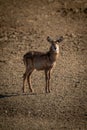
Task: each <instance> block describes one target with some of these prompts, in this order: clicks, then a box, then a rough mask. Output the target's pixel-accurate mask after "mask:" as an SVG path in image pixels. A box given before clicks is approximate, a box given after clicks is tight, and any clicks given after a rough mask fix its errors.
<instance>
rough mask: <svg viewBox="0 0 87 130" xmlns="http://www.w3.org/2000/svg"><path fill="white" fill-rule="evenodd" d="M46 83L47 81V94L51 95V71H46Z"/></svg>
mask: <svg viewBox="0 0 87 130" xmlns="http://www.w3.org/2000/svg"><path fill="white" fill-rule="evenodd" d="M45 81H46V87H45V92H46V93H48V92H49V93H50V88H49V87H50V86H49V85H50V71H48V70H45Z"/></svg>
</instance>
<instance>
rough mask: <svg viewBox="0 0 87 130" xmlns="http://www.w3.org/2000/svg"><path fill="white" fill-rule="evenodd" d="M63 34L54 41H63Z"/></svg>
mask: <svg viewBox="0 0 87 130" xmlns="http://www.w3.org/2000/svg"><path fill="white" fill-rule="evenodd" d="M63 39H64V38H63V36H60V37H59V38H58V39H57V40H56V42H58V43H60V42H62V41H63Z"/></svg>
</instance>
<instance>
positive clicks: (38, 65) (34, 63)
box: [23, 39, 59, 93]
mask: <svg viewBox="0 0 87 130" xmlns="http://www.w3.org/2000/svg"><path fill="white" fill-rule="evenodd" d="M48 41H49V42H50V43H51V47H50V49H49V51H48V52H46V53H43V52H36V51H31V52H28V53H26V54H25V55H24V56H23V61H24V64H25V67H26V71H25V73H24V76H23V92H25V87H24V84H25V79H26V78H27V82H28V86H29V89H30V91H31V92H32V87H31V80H30V76H31V73H32V72H33V71H34V70H35V69H36V70H38V71H39V70H44V71H45V79H46V87H45V92H46V93H47V92H50V88H49V83H50V75H51V70H52V68H53V66H54V64H55V62H56V59H57V57H58V54H59V45H57V41H52V40H50V39H48ZM56 49H57V50H56Z"/></svg>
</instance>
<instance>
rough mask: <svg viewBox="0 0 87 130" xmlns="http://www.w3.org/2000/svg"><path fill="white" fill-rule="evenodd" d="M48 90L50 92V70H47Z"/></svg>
mask: <svg viewBox="0 0 87 130" xmlns="http://www.w3.org/2000/svg"><path fill="white" fill-rule="evenodd" d="M47 77H48V92H49V93H50V70H49V72H48V76H47Z"/></svg>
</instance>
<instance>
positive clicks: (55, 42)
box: [47, 36, 63, 53]
mask: <svg viewBox="0 0 87 130" xmlns="http://www.w3.org/2000/svg"><path fill="white" fill-rule="evenodd" d="M47 41H48V42H49V43H50V44H51V47H50V50H51V51H53V52H54V53H59V43H60V42H62V41H63V36H60V37H59V38H57V39H56V40H52V39H51V38H50V37H49V36H48V37H47Z"/></svg>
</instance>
